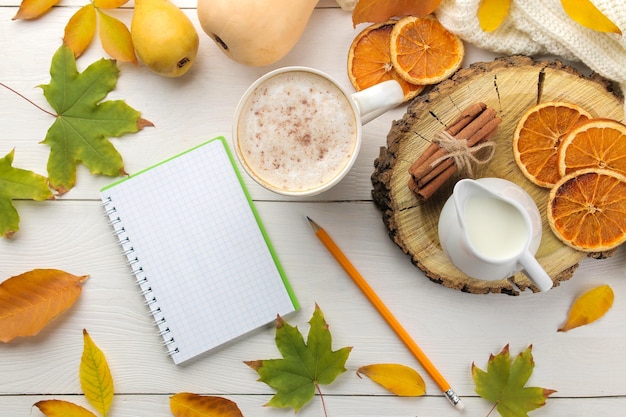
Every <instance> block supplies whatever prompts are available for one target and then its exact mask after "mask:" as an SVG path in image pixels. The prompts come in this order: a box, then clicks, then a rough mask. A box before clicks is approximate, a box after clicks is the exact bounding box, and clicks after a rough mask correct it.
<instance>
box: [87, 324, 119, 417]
mask: <svg viewBox="0 0 626 417" xmlns="http://www.w3.org/2000/svg"><path fill="white" fill-rule="evenodd" d="M83 344H84V347H83V355H82V357H81V360H80V368H79V369H80V370H79V377H80V386H81V388H82V389H83V392H84V393H85V398H87V400H88V401H89V403H90V404H91V405H93V406H94V408H95V409H96V410H98V412H99V413H100V414H101V415H102V416H104V417H105V416H106V415H107V413H108V412H109V408H110V407H111V403H112V402H113V393H114V390H113V377H112V376H111V371H110V370H109V364H108V363H107V360H106V357H105V356H104V353H103V352H102V350H100V348H99V347H98V346H97V345H96V344H95V343H94V341H93V339H92V338H91V336H89V333H88V332H87V330H84V329H83Z"/></svg>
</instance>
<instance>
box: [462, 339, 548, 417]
mask: <svg viewBox="0 0 626 417" xmlns="http://www.w3.org/2000/svg"><path fill="white" fill-rule="evenodd" d="M534 367H535V363H534V361H533V355H532V346H529V347H528V348H526V350H524V351H523V352H522V353H520V354H519V355H518V356H517V357H516V358H515V360H513V361H511V357H510V352H509V345H506V346H505V347H504V348H503V349H502V351H501V352H500V353H499V354H497V355H495V356H494V355H490V357H489V362H488V364H487V371H486V372H485V371H483V370H481V369H479V368H478V367H477V366H476V365H475V364H473V363H472V377H473V379H474V383H475V384H476V393H477V394H478V395H480V396H481V397H482V398H484V399H486V400H488V401H491V402H494V403H496V407H497V410H498V412H499V413H500V415H501V416H502V417H528V412H529V411H532V410H534V409H536V408H539V407H543V406H544V405H545V403H546V400H547V398H548V397H549V396H550V395H552V394H554V393H555V392H556V391H554V390H551V389H546V388H539V387H526V386H525V385H526V383H527V382H528V379H529V378H530V376H531V375H532V373H533V369H534Z"/></svg>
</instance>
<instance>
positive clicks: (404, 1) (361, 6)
mask: <svg viewBox="0 0 626 417" xmlns="http://www.w3.org/2000/svg"><path fill="white" fill-rule="evenodd" d="M439 3H441V0H419V1H416V0H359V2H358V3H357V4H356V6H355V7H354V10H352V24H353V25H354V26H355V27H356V25H358V24H359V23H366V22H369V23H380V22H385V21H387V20H389V18H391V17H395V16H416V17H424V16H426V15H429V14H431V13H432V12H434V11H435V9H436V8H437V6H439Z"/></svg>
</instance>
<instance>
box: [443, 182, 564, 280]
mask: <svg viewBox="0 0 626 417" xmlns="http://www.w3.org/2000/svg"><path fill="white" fill-rule="evenodd" d="M541 230H542V226H541V216H540V214H539V210H538V208H537V205H536V204H535V202H534V201H533V199H532V198H531V197H530V195H528V193H527V192H526V191H525V190H524V189H522V188H521V187H519V186H518V185H516V184H514V183H512V182H510V181H507V180H504V179H501V178H481V179H478V180H472V179H462V180H460V181H459V182H457V183H456V185H455V186H454V191H453V193H452V196H450V198H449V199H448V201H446V203H445V204H444V207H443V209H442V211H441V215H440V218H439V241H440V242H441V246H442V247H443V250H444V252H445V253H446V254H447V255H448V257H449V258H450V260H451V261H452V263H453V264H454V265H455V266H456V267H457V268H459V270H461V271H462V272H464V273H465V274H467V275H468V276H470V277H472V278H476V279H481V280H488V281H492V280H500V279H503V278H508V277H510V276H512V275H513V274H515V273H516V272H519V271H524V273H525V274H526V275H527V276H528V277H529V278H530V279H531V280H532V281H533V282H534V283H535V285H536V286H537V287H538V288H539V290H540V291H547V290H549V289H550V288H552V285H553V282H552V279H551V278H550V276H549V275H548V274H547V273H546V271H545V270H544V269H543V267H542V266H541V265H540V264H539V262H537V259H536V258H535V256H534V255H535V253H536V252H537V249H538V248H539V244H540V243H541Z"/></svg>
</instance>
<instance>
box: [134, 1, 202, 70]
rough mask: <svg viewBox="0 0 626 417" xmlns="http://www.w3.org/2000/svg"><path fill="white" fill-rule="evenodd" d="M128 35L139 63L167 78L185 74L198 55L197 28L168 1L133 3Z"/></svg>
mask: <svg viewBox="0 0 626 417" xmlns="http://www.w3.org/2000/svg"><path fill="white" fill-rule="evenodd" d="M130 34H131V37H132V40H133V45H134V46H135V52H137V55H138V56H139V58H140V59H141V61H142V62H143V63H144V64H145V65H146V66H147V67H148V68H150V69H151V70H152V71H154V72H156V73H157V74H160V75H163V76H166V77H179V76H181V75H183V74H184V73H186V72H187V70H189V68H190V67H191V65H192V64H193V62H194V60H195V58H196V55H197V53H198V44H199V39H198V32H196V28H195V27H194V26H193V24H192V23H191V21H190V20H189V18H188V17H187V15H185V14H184V13H183V12H182V10H180V9H179V8H178V7H176V6H175V5H174V4H173V3H172V2H170V1H169V0H135V11H134V13H133V19H132V21H131V26H130Z"/></svg>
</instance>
